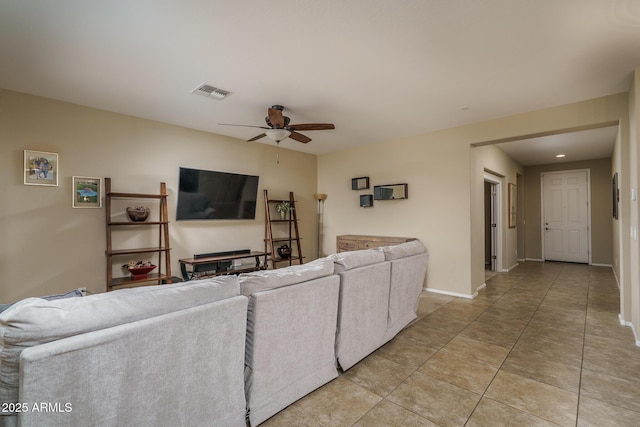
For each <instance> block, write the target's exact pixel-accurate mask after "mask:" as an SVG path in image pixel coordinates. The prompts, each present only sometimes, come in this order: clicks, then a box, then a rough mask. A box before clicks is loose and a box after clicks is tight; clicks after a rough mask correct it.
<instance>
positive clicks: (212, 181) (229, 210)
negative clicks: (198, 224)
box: [176, 168, 258, 220]
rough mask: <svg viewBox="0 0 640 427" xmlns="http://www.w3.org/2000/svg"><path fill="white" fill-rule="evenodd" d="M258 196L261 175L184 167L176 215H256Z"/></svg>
mask: <svg viewBox="0 0 640 427" xmlns="http://www.w3.org/2000/svg"><path fill="white" fill-rule="evenodd" d="M257 198H258V177H257V176H253V175H241V174H237V173H227V172H215V171H206V170H199V169H188V168H180V180H179V189H178V208H177V211H176V219H177V220H186V219H255V217H256V200H257Z"/></svg>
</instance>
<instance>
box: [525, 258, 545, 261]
mask: <svg viewBox="0 0 640 427" xmlns="http://www.w3.org/2000/svg"><path fill="white" fill-rule="evenodd" d="M527 261H535V262H544V260H543V259H538V258H527Z"/></svg>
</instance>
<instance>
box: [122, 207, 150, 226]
mask: <svg viewBox="0 0 640 427" xmlns="http://www.w3.org/2000/svg"><path fill="white" fill-rule="evenodd" d="M150 211H151V209H149V208H147V207H145V206H136V207H135V208H131V207H129V208H127V215H128V216H129V219H130V220H131V221H133V222H142V221H146V219H147V218H149V212H150Z"/></svg>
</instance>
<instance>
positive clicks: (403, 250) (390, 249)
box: [380, 240, 426, 261]
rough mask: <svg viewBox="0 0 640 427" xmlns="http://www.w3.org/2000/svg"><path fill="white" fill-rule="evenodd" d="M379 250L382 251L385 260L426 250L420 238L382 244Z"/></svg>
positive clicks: (404, 256)
mask: <svg viewBox="0 0 640 427" xmlns="http://www.w3.org/2000/svg"><path fill="white" fill-rule="evenodd" d="M380 250H381V251H382V252H383V253H384V258H385V259H386V260H387V261H391V260H392V259H398V258H406V257H408V256H412V255H417V254H421V253H423V252H425V251H426V248H425V247H424V245H423V244H422V242H421V241H420V240H411V241H410V242H405V243H400V244H399V245H393V246H383V247H381V248H380Z"/></svg>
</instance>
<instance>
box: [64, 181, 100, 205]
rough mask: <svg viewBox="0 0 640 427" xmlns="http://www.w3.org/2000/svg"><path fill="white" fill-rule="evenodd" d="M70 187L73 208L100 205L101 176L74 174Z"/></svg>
mask: <svg viewBox="0 0 640 427" xmlns="http://www.w3.org/2000/svg"><path fill="white" fill-rule="evenodd" d="M71 187H72V191H73V194H72V197H73V199H72V206H73V207H74V208H101V207H102V178H91V177H87V176H74V177H73V178H72V185H71Z"/></svg>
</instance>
